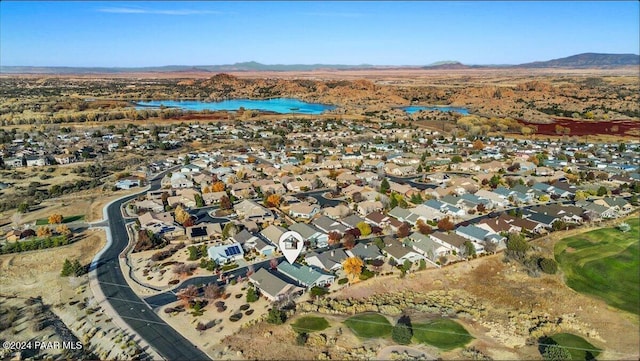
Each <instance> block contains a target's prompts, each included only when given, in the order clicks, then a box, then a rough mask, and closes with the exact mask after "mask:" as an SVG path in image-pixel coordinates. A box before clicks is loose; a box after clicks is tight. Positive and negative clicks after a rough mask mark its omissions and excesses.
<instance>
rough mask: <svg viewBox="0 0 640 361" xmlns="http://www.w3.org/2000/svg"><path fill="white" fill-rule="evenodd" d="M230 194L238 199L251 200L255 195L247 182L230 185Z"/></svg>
mask: <svg viewBox="0 0 640 361" xmlns="http://www.w3.org/2000/svg"><path fill="white" fill-rule="evenodd" d="M231 194H232V195H233V196H234V197H236V198H238V199H245V198H251V197H253V195H254V194H255V190H254V189H253V186H252V185H251V183H249V182H237V183H234V184H232V185H231Z"/></svg>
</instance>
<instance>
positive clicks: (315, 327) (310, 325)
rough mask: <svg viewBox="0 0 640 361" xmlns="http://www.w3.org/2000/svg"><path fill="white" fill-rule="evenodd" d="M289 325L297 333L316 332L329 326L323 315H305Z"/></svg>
mask: <svg viewBox="0 0 640 361" xmlns="http://www.w3.org/2000/svg"><path fill="white" fill-rule="evenodd" d="M291 327H293V330H294V331H296V332H298V333H309V332H317V331H322V330H324V329H326V328H327V327H329V321H327V320H326V319H325V318H324V317H315V316H305V317H300V318H299V319H297V320H296V322H294V323H292V324H291Z"/></svg>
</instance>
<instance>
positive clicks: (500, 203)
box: [474, 189, 509, 209]
mask: <svg viewBox="0 0 640 361" xmlns="http://www.w3.org/2000/svg"><path fill="white" fill-rule="evenodd" d="M474 195H475V196H476V197H479V198H482V199H486V200H488V201H490V202H491V203H490V204H487V205H486V206H487V208H489V209H491V208H494V207H506V206H508V205H509V197H503V196H501V195H499V194H496V193H494V192H491V191H488V190H484V189H480V190H478V191H477V192H476V193H475V194H474Z"/></svg>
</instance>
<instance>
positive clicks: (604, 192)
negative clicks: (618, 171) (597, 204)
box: [597, 186, 607, 197]
mask: <svg viewBox="0 0 640 361" xmlns="http://www.w3.org/2000/svg"><path fill="white" fill-rule="evenodd" d="M597 194H598V197H602V196H606V195H607V188H605V186H600V188H598V193H597Z"/></svg>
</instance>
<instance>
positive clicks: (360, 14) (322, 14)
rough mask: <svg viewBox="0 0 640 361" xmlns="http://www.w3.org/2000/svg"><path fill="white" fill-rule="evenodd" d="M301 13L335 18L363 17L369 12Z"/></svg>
mask: <svg viewBox="0 0 640 361" xmlns="http://www.w3.org/2000/svg"><path fill="white" fill-rule="evenodd" d="M300 15H306V16H324V17H334V18H361V17H365V16H367V15H369V14H367V13H340V12H324V13H323V12H314V13H301V14H300Z"/></svg>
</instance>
